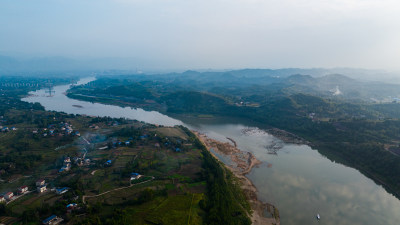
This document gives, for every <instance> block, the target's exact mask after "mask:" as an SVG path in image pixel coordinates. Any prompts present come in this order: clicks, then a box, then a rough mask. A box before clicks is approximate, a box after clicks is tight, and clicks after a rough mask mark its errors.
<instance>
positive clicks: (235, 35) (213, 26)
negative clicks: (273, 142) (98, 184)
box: [0, 0, 400, 71]
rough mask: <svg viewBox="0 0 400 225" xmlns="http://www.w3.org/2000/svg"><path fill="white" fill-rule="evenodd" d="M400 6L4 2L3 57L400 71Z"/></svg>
mask: <svg viewBox="0 0 400 225" xmlns="http://www.w3.org/2000/svg"><path fill="white" fill-rule="evenodd" d="M399 10H400V2H398V1H395V0H383V1H378V0H331V1H319V0H308V1H307V0H280V1H277V0H265V1H263V0H248V1H246V0H231V1H227V0H214V1H210V0H203V1H199V0H193V1H183V0H97V1H92V0H84V1H82V0H81V1H76V0H71V1H65V0H38V1H27V0H21V1H2V2H1V3H0V34H1V35H0V55H5V56H12V57H17V58H38V57H44V58H46V57H54V56H57V57H65V58H71V59H74V60H78V61H84V62H86V61H96V64H99V65H100V64H102V63H104V64H109V65H111V66H114V67H116V69H117V68H122V69H135V68H139V69H163V70H176V69H180V70H186V69H206V68H210V69H231V68H293V67H298V68H318V67H319V68H334V67H353V68H366V69H384V70H395V71H400V65H399V64H398V62H397V59H398V58H400V41H399V40H400V30H399V29H398V27H400V14H399V13H398V12H399ZM61 59H62V58H61ZM107 60H109V61H107Z"/></svg>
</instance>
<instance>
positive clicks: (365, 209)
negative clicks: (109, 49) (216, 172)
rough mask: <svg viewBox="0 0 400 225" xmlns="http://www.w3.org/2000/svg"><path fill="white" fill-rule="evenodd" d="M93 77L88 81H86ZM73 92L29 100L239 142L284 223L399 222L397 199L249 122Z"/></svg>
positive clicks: (51, 107) (254, 176)
mask: <svg viewBox="0 0 400 225" xmlns="http://www.w3.org/2000/svg"><path fill="white" fill-rule="evenodd" d="M93 79H94V78H87V79H82V80H81V81H80V83H85V82H89V81H90V80H93ZM68 88H69V85H62V86H56V87H55V88H54V90H55V94H54V96H53V97H46V93H45V91H44V90H39V91H37V92H33V93H31V94H32V95H31V96H30V97H27V98H25V99H23V100H24V101H27V102H39V103H40V104H42V105H43V106H44V107H45V108H46V110H54V111H63V112H66V113H73V114H86V115H93V116H110V117H126V118H129V119H136V120H139V121H144V122H148V123H153V124H162V125H167V126H171V125H185V126H187V127H189V128H190V129H193V130H197V131H199V132H201V133H204V134H206V135H207V136H208V137H209V138H212V139H215V140H218V141H221V142H224V143H225V142H230V143H232V145H233V143H235V144H236V145H237V148H239V149H240V150H242V151H246V152H250V153H252V155H254V156H255V157H256V158H257V159H258V160H260V161H261V162H262V163H261V164H260V165H258V166H257V167H255V168H254V169H252V170H251V171H250V173H248V174H247V175H246V176H247V177H248V178H249V179H250V180H251V181H252V182H253V183H254V185H255V187H256V188H257V190H258V197H259V198H260V199H261V200H263V201H264V202H270V203H272V204H274V205H275V206H276V207H277V208H278V209H279V214H280V221H281V224H285V225H295V224H318V222H317V220H316V219H315V215H316V214H317V213H319V214H320V215H321V221H320V222H319V223H320V224H332V225H333V224H335V225H336V224H344V225H346V224H349V225H350V224H351V225H354V224H360V225H361V224H371V225H372V224H374V225H375V224H385V225H386V224H387V225H390V224H393V225H395V224H396V225H397V224H399V221H400V213H398V212H400V201H399V200H398V199H397V198H395V197H394V196H393V195H391V194H389V193H387V192H386V191H385V189H383V188H382V187H381V186H379V185H376V184H375V183H374V182H373V181H372V180H370V179H369V178H367V177H365V176H364V175H362V174H361V173H360V172H359V171H357V170H355V169H352V168H349V167H346V166H343V165H341V164H338V163H335V162H332V161H330V160H328V159H327V158H325V157H324V156H322V155H321V154H319V153H318V151H316V150H313V149H311V147H309V146H308V145H299V144H288V143H285V142H283V141H282V140H280V139H278V138H276V137H274V136H272V135H270V134H268V133H266V132H264V131H263V130H260V129H257V128H256V127H252V126H249V125H248V124H240V123H227V122H226V120H220V121H215V122H214V123H213V124H207V123H203V122H202V120H197V119H195V120H193V121H186V123H183V122H182V121H180V120H177V119H174V118H171V117H168V116H166V115H163V114H161V113H159V112H155V111H145V110H142V109H132V108H129V107H125V108H123V107H119V106H111V105H103V104H99V103H90V102H84V101H79V100H74V99H70V98H68V97H66V96H65V95H64V94H63V93H65V92H66V91H67V90H68ZM76 106H80V107H76ZM228 138H229V139H228ZM232 140H233V142H232ZM298 143H301V142H298Z"/></svg>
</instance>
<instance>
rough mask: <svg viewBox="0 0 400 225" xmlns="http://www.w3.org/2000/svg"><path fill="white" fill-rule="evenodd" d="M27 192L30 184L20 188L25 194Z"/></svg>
mask: <svg viewBox="0 0 400 225" xmlns="http://www.w3.org/2000/svg"><path fill="white" fill-rule="evenodd" d="M26 192H28V186H26V185H25V186H22V187H19V188H18V193H20V194H25V193H26Z"/></svg>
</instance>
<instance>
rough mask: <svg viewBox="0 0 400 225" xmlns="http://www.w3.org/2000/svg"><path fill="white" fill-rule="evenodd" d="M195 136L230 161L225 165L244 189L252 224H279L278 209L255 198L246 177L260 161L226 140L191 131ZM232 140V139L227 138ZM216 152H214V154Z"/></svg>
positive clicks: (253, 190) (254, 190)
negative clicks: (250, 211) (268, 216)
mask: <svg viewBox="0 0 400 225" xmlns="http://www.w3.org/2000/svg"><path fill="white" fill-rule="evenodd" d="M192 132H193V133H194V134H195V135H196V136H197V138H198V139H199V140H200V141H201V142H202V143H203V144H204V145H205V146H206V148H207V150H209V151H210V149H212V150H213V151H210V153H211V154H212V155H213V156H214V157H215V158H216V159H217V160H219V161H221V159H220V158H219V157H218V156H217V155H216V154H218V155H220V156H222V157H227V158H229V159H230V161H231V162H232V163H231V164H225V166H226V167H227V168H228V169H229V170H230V171H231V172H232V173H233V174H234V175H235V176H236V177H237V178H238V180H239V181H240V183H241V188H242V190H243V191H244V193H245V195H246V197H247V199H248V201H249V203H250V206H251V209H252V211H253V213H252V215H251V216H250V218H251V221H252V224H254V225H273V224H276V225H277V224H280V220H279V212H278V209H277V208H276V207H275V206H273V205H272V204H269V203H264V202H262V201H261V200H259V199H258V198H257V188H256V187H255V186H254V184H253V183H252V182H251V181H250V179H248V178H247V177H246V174H248V173H250V171H251V170H252V169H253V167H255V166H258V165H260V164H261V163H262V162H261V161H259V160H258V159H257V158H256V157H255V156H254V155H253V154H252V153H250V152H244V151H241V150H240V149H238V148H237V147H236V146H233V145H231V144H229V143H228V142H226V143H223V142H220V141H216V140H214V139H211V138H209V137H207V136H206V135H204V134H201V133H199V132H197V131H192ZM229 140H231V141H232V140H233V139H229ZM215 153H216V154H215ZM265 211H267V212H268V213H269V214H271V215H272V217H271V218H267V217H265V216H264V212H265Z"/></svg>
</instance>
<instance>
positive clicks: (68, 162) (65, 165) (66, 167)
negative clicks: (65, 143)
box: [58, 157, 71, 173]
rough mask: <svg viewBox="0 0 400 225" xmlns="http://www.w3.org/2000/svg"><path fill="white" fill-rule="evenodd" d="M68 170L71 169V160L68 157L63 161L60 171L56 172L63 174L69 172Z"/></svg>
mask: <svg viewBox="0 0 400 225" xmlns="http://www.w3.org/2000/svg"><path fill="white" fill-rule="evenodd" d="M70 169H71V158H70V157H66V158H65V159H64V163H63V166H62V167H61V169H60V170H59V171H58V172H60V173H62V172H65V171H69V170H70Z"/></svg>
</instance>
